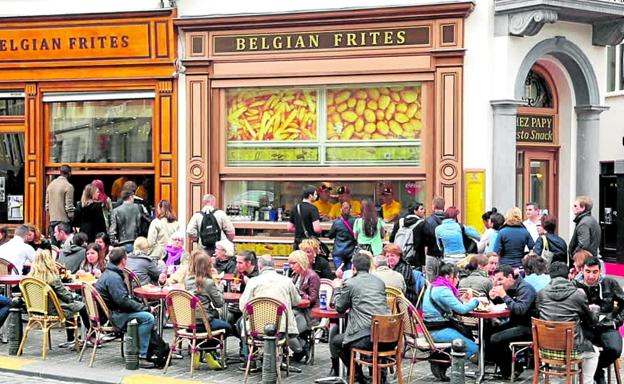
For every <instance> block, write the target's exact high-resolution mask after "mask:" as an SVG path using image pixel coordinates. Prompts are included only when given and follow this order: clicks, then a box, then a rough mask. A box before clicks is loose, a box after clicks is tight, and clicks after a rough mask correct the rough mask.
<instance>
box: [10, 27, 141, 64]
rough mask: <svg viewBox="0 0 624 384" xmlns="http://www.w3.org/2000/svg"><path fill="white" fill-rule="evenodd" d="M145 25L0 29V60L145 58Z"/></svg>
mask: <svg viewBox="0 0 624 384" xmlns="http://www.w3.org/2000/svg"><path fill="white" fill-rule="evenodd" d="M148 41H149V30H148V25H147V24H129V25H128V24H126V25H98V26H93V25H86V26H68V27H62V28H11V29H8V28H7V29H2V28H0V61H38V60H46V61H47V60H75V59H94V58H96V59H115V58H130V57H132V58H135V57H149V54H150V52H149V44H148V43H147V42H148Z"/></svg>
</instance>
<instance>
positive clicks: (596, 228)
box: [569, 212, 601, 256]
mask: <svg viewBox="0 0 624 384" xmlns="http://www.w3.org/2000/svg"><path fill="white" fill-rule="evenodd" d="M574 222H575V223H576V227H574V233H573V234H572V238H571V239H570V248H569V252H570V256H574V254H575V253H576V252H577V251H578V250H580V249H584V250H586V251H588V252H591V254H592V255H594V256H598V248H599V247H600V237H601V229H600V224H598V222H597V221H596V219H594V218H593V216H592V215H591V212H583V213H581V214H580V215H578V216H576V217H575V218H574Z"/></svg>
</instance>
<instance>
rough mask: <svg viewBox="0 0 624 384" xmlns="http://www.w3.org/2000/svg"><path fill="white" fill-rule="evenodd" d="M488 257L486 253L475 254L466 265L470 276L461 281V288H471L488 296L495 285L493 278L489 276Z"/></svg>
mask: <svg viewBox="0 0 624 384" xmlns="http://www.w3.org/2000/svg"><path fill="white" fill-rule="evenodd" d="M487 267H488V258H487V256H485V255H473V256H472V257H471V258H470V261H469V262H468V265H466V270H467V271H468V273H469V274H468V276H466V277H464V278H463V279H461V280H460V282H459V288H460V289H462V288H470V289H472V290H473V291H476V292H479V293H481V294H483V296H485V297H487V295H488V294H489V292H490V289H492V287H493V286H494V285H493V284H492V280H490V279H489V278H488V271H487Z"/></svg>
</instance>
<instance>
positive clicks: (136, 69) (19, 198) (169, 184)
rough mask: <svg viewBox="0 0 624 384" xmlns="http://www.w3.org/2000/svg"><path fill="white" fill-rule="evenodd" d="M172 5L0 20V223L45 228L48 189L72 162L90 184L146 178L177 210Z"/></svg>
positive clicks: (78, 184) (154, 195) (78, 183)
mask: <svg viewBox="0 0 624 384" xmlns="http://www.w3.org/2000/svg"><path fill="white" fill-rule="evenodd" d="M174 17H175V11H174V10H171V9H165V10H155V11H144V12H118V13H114V14H82V15H62V16H34V17H11V18H8V17H7V18H2V27H1V28H0V63H1V64H0V142H1V145H0V147H1V148H0V152H1V153H0V162H1V168H0V176H2V177H0V181H2V183H0V191H1V192H2V193H0V225H4V224H17V223H21V222H31V223H34V224H36V225H38V226H39V227H41V228H45V224H46V222H47V218H46V213H45V211H44V198H45V189H46V186H47V184H48V182H49V181H50V180H52V178H53V177H54V176H55V175H56V174H58V168H59V167H60V166H61V165H62V164H69V165H71V166H72V170H73V172H72V179H71V181H72V183H73V184H74V186H75V188H76V191H75V195H74V200H76V201H77V200H80V195H81V193H82V187H84V185H86V184H87V183H90V182H91V181H92V180H93V179H102V180H104V181H105V184H107V185H106V189H107V190H108V191H110V187H111V184H112V181H113V180H114V179H117V178H119V177H120V176H127V177H128V178H129V179H136V180H139V179H140V180H148V181H145V185H146V186H147V185H148V184H150V182H151V183H153V189H151V186H150V187H149V191H150V195H151V196H150V200H151V201H152V202H153V201H156V202H157V201H158V200H159V199H167V200H171V201H172V202H173V203H174V205H176V204H177V194H176V190H177V153H176V151H177V91H176V80H175V78H174V74H175V68H176V67H175V58H176V44H175V42H176V40H175V37H176V36H175V32H174V28H173V23H172V20H173V18H174Z"/></svg>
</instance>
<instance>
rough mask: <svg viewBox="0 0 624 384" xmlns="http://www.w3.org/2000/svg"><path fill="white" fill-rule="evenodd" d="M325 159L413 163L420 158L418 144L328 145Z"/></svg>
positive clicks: (333, 160)
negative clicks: (379, 145) (389, 145)
mask: <svg viewBox="0 0 624 384" xmlns="http://www.w3.org/2000/svg"><path fill="white" fill-rule="evenodd" d="M326 159H327V161H328V162H344V161H358V162H360V163H363V164H366V163H369V164H370V163H381V162H387V161H393V160H394V161H401V162H410V163H414V162H418V161H419V160H420V146H415V145H410V146H407V145H405V146H393V147H386V146H381V147H371V146H361V147H333V148H332V147H330V148H327V157H326Z"/></svg>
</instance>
